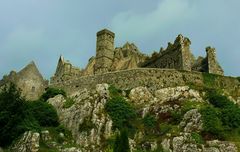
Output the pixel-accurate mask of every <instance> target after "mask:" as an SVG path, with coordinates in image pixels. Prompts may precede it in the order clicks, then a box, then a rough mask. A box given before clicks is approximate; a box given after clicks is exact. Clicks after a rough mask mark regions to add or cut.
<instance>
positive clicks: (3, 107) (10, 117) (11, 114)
mask: <svg viewBox="0 0 240 152" xmlns="http://www.w3.org/2000/svg"><path fill="white" fill-rule="evenodd" d="M20 94H21V93H20V91H19V90H18V89H17V88H16V86H15V85H14V84H12V83H11V84H10V85H6V86H5V88H4V89H3V90H2V91H1V92H0V146H3V147H6V146H8V145H10V144H11V143H12V141H13V140H14V139H16V138H17V137H18V136H19V135H21V134H22V133H24V132H25V131H27V130H38V129H39V125H38V122H37V121H36V120H35V118H34V117H33V115H32V114H31V113H29V111H27V110H26V105H25V102H26V101H25V99H23V98H22V97H21V95H20Z"/></svg>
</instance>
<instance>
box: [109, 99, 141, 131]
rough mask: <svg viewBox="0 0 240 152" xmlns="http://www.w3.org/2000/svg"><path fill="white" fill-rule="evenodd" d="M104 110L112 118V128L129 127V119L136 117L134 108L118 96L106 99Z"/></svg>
mask: <svg viewBox="0 0 240 152" xmlns="http://www.w3.org/2000/svg"><path fill="white" fill-rule="evenodd" d="M105 110H106V112H107V113H108V114H109V115H110V117H111V119H112V120H113V128H114V129H116V128H118V129H121V128H124V127H126V128H131V126H132V125H131V123H132V122H131V121H133V120H135V119H136V110H135V109H134V108H133V106H132V105H131V104H130V103H128V102H127V101H125V99H124V98H122V97H120V96H117V97H113V98H112V99H110V100H109V101H107V103H106V105H105Z"/></svg>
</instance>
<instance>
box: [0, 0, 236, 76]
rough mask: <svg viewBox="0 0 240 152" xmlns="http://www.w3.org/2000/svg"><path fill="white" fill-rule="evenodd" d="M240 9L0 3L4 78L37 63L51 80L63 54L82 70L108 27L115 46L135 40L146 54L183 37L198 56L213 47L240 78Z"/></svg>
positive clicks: (170, 0) (203, 1)
mask: <svg viewBox="0 0 240 152" xmlns="http://www.w3.org/2000/svg"><path fill="white" fill-rule="evenodd" d="M239 6H240V1H239V0H228V1H227V0H121V1H114V0H87V1H86V0H0V79H1V77H2V76H3V75H4V74H8V73H9V72H10V71H11V70H16V71H19V70H20V69H21V68H23V67H24V66H25V65H26V64H28V63H29V62H30V61H32V60H34V61H35V63H36V64H37V66H38V67H39V70H40V72H41V73H42V74H43V75H44V77H45V78H47V79H48V78H49V77H50V76H51V75H53V74H54V72H55V68H56V64H57V61H58V58H59V56H60V54H62V55H63V56H64V57H65V59H68V60H70V61H71V62H72V63H73V64H74V65H75V66H78V67H81V68H83V67H85V65H86V64H87V62H88V59H89V58H90V57H91V56H94V55H95V48H96V44H95V43H96V32H97V31H99V30H101V29H103V28H109V29H110V30H112V31H113V32H115V33H116V38H115V42H116V46H121V45H123V44H124V43H125V42H126V41H129V42H134V43H135V44H136V45H137V46H138V47H139V49H140V50H141V51H142V52H144V53H147V54H150V53H152V52H153V51H154V50H156V51H159V49H160V47H166V45H167V43H168V42H169V41H174V39H175V37H176V36H177V35H178V34H180V33H181V34H183V35H184V36H186V37H189V38H190V39H191V41H192V45H191V49H192V51H193V53H194V55H195V56H198V55H203V56H205V47H206V46H209V45H210V46H213V47H215V48H216V50H217V57H218V60H219V62H220V64H221V65H222V67H223V69H224V70H225V74H226V75H231V76H240V66H239V65H240V59H239V58H240V20H239V18H240V9H239Z"/></svg>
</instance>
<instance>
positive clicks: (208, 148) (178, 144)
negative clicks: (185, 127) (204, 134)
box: [161, 133, 238, 152]
mask: <svg viewBox="0 0 240 152" xmlns="http://www.w3.org/2000/svg"><path fill="white" fill-rule="evenodd" d="M161 145H162V147H163V150H165V151H169V152H184V151H188V152H237V151H238V150H237V147H236V145H234V144H232V143H230V142H226V141H218V140H214V141H207V142H206V144H205V145H203V144H201V145H199V144H197V143H196V141H195V140H194V139H193V138H192V136H191V133H180V136H177V137H172V139H170V138H166V139H164V140H163V142H162V143H161ZM171 147H172V148H171Z"/></svg>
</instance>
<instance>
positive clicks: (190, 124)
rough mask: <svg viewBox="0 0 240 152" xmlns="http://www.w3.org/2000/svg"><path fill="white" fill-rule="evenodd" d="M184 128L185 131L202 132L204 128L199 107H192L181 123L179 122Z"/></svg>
mask: <svg viewBox="0 0 240 152" xmlns="http://www.w3.org/2000/svg"><path fill="white" fill-rule="evenodd" d="M179 126H180V127H181V128H183V131H184V132H200V131H202V128H203V122H202V119H201V114H200V113H199V112H198V110H197V109H192V110H190V111H188V112H187V113H186V114H185V115H184V117H183V120H182V121H181V123H180V124H179Z"/></svg>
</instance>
